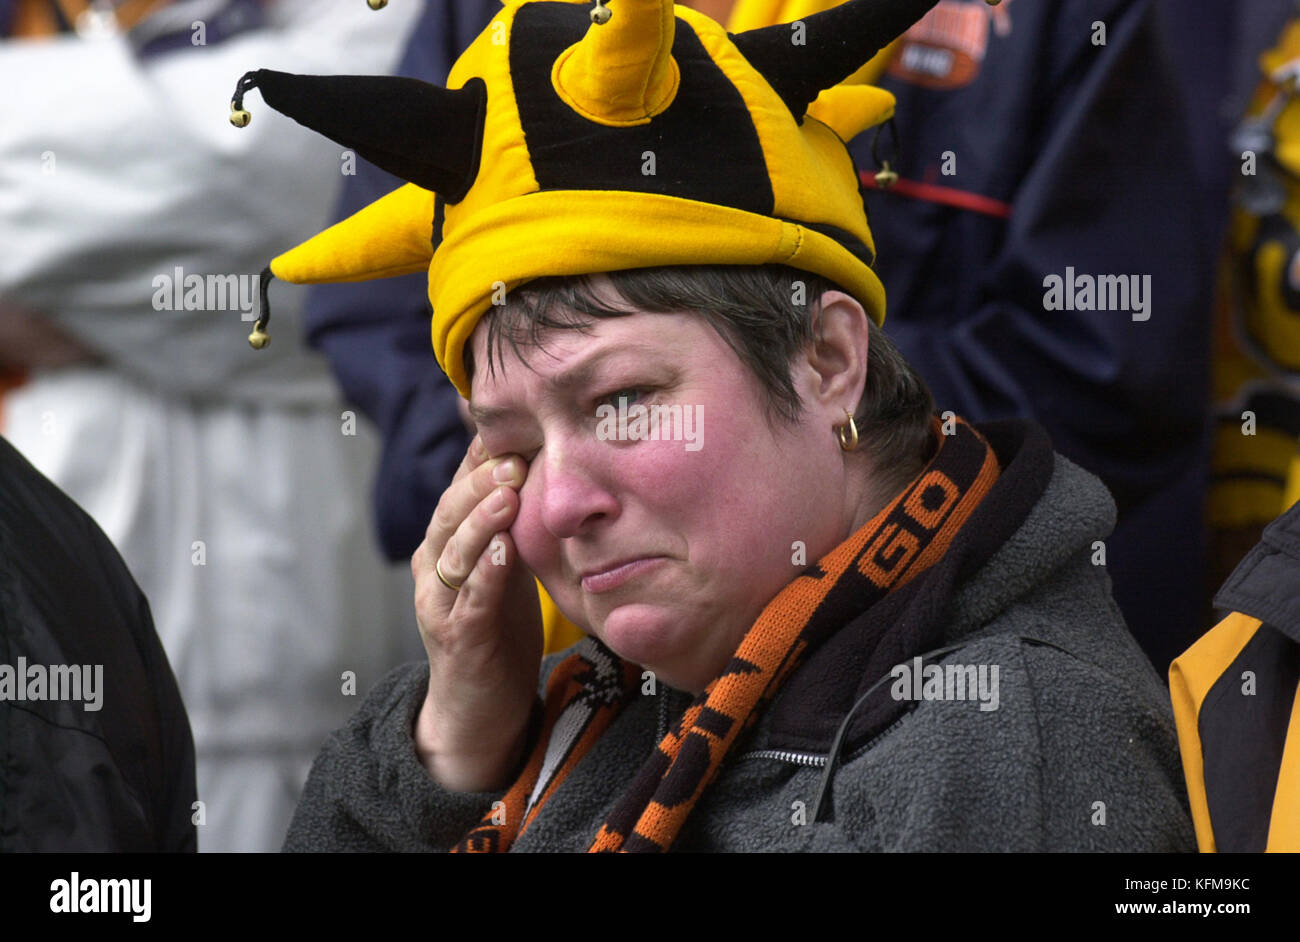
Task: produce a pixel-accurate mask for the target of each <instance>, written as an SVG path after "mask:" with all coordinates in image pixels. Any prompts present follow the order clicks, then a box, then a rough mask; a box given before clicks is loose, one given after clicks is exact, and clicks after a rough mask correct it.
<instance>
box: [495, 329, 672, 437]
mask: <svg viewBox="0 0 1300 942" xmlns="http://www.w3.org/2000/svg"><path fill="white" fill-rule="evenodd" d="M661 352H662V351H661V349H660V348H659V347H656V346H654V345H652V344H648V343H640V342H636V341H629V342H628V343H621V344H614V345H611V346H608V347H603V348H601V349H600V350H597V351H596V352H595V353H593V354H591V355H590V356H588V357H587V358H586V359H584V360H582V361H580V362H579V363H578V364H577V365H576V366H574V367H573V368H572V369H568V370H565V371H564V372H563V373H560V374H559V375H558V376H552V377H551V378H549V379H547V380H546V387H547V388H548V389H552V390H557V391H559V392H570V391H572V390H573V389H576V388H580V387H582V386H586V385H588V384H589V383H590V382H591V378H592V376H593V374H594V373H595V372H596V368H597V367H598V366H599V365H600V364H602V363H603V362H604V361H606V360H608V359H609V358H610V357H613V356H617V355H619V354H625V353H643V354H648V355H654V354H658V353H661ZM523 411H524V410H522V409H520V408H518V407H516V406H485V405H476V404H474V403H470V405H469V414H470V416H471V417H472V418H473V419H474V422H475V423H476V424H478V425H492V424H495V423H498V422H501V421H504V420H508V419H512V418H515V417H517V416H519V415H521V414H522V413H523Z"/></svg>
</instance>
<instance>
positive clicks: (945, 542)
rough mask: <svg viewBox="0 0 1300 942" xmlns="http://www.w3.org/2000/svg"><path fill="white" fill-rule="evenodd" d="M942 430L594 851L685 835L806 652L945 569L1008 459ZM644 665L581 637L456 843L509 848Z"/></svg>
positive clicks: (792, 594) (695, 713)
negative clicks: (514, 761)
mask: <svg viewBox="0 0 1300 942" xmlns="http://www.w3.org/2000/svg"><path fill="white" fill-rule="evenodd" d="M934 431H935V434H936V435H937V436H938V441H939V448H938V450H937V451H936V453H935V455H934V457H933V458H932V459H931V460H930V462H929V463H928V464H927V465H926V467H925V468H924V469H923V470H922V471H921V473H920V474H918V475H917V476H916V477H915V478H914V479H913V480H912V481H911V482H910V483H909V484H908V485H907V486H906V487H905V488H903V490H902V491H901V492H900V493H899V494H898V496H896V497H895V498H894V499H893V500H892V501H891V502H890V503H889V505H888V506H887V507H885V508H884V509H883V510H881V511H880V512H879V513H878V514H876V516H875V517H874V518H872V519H871V520H870V521H869V522H868V523H866V524H864V525H863V526H862V528H861V529H859V530H858V531H857V532H856V533H854V534H853V535H852V536H851V537H849V538H848V539H847V540H845V541H844V542H843V543H841V544H840V545H839V546H837V547H836V548H835V549H833V550H831V552H829V553H827V554H826V555H825V556H823V557H822V558H821V559H820V560H818V562H817V563H816V564H815V565H813V566H810V567H808V569H806V570H805V571H804V572H802V573H801V574H800V575H799V576H797V577H795V579H794V580H793V581H792V582H791V583H790V584H789V585H787V586H786V587H785V588H784V589H782V590H781V592H780V593H778V594H777V596H776V597H775V598H774V599H772V601H771V602H770V603H768V605H767V607H766V608H765V609H763V612H762V614H760V615H759V617H758V620H757V621H756V622H754V624H753V626H752V627H751V628H750V629H749V631H748V632H747V633H746V634H745V637H744V639H743V640H742V641H741V643H740V646H739V647H738V648H737V649H736V653H735V654H734V655H733V656H732V658H731V661H730V663H728V665H727V667H726V669H725V670H724V671H723V673H722V675H721V676H719V677H718V678H716V679H715V680H713V681H712V682H711V683H710V684H709V685H708V687H707V688H705V690H704V692H703V693H701V694H700V695H699V696H698V697H697V698H696V700H695V702H694V703H692V704H691V706H690V707H689V708H688V709H687V710H686V712H685V714H683V716H682V718H681V719H680V720H679V721H678V722H677V723H676V724H675V725H674V727H673V728H672V729H671V730H669V732H668V735H666V736H665V737H664V738H663V741H662V742H660V743H659V745H658V747H657V748H656V749H655V750H654V752H653V753H651V755H650V756H649V757H648V758H647V760H646V762H645V763H644V764H643V765H642V767H641V769H640V770H639V771H638V772H637V775H636V777H635V778H634V779H633V780H632V783H631V786H630V787H629V789H628V790H627V792H626V793H625V794H624V795H623V797H622V798H621V799H620V800H619V801H618V802H617V804H616V805H615V806H614V808H613V810H612V811H611V812H610V813H609V815H608V817H606V819H605V821H604V823H603V824H602V825H601V828H600V831H599V832H598V833H597V834H596V835H595V838H594V840H593V841H592V844H591V848H590V849H591V851H593V852H597V851H626V852H661V851H665V850H667V849H668V848H669V847H670V846H671V845H672V843H673V840H674V839H675V838H676V836H677V834H678V832H679V831H680V830H681V827H682V824H683V823H684V822H685V821H686V818H687V817H688V816H689V815H690V813H691V809H693V808H694V807H695V804H696V802H697V801H698V800H699V798H700V795H701V794H703V792H704V789H705V788H707V787H708V785H709V783H710V782H711V781H712V780H713V779H714V777H715V776H716V775H717V773H718V770H719V769H720V768H721V766H722V762H723V759H724V757H725V756H726V755H727V750H728V749H729V748H730V747H731V745H732V743H734V742H735V741H736V739H737V737H738V736H739V735H740V733H741V732H743V731H744V730H746V729H748V728H749V727H751V726H752V725H753V724H754V723H755V722H756V721H757V720H758V717H759V716H760V714H761V713H762V711H763V709H764V707H765V706H766V705H767V704H768V703H769V702H770V701H771V699H772V697H773V696H774V695H775V694H776V692H777V690H779V689H780V687H781V684H782V683H783V682H784V681H785V679H786V678H787V677H789V676H790V674H791V673H792V672H793V671H794V669H795V668H796V667H798V666H799V664H800V662H801V660H802V659H803V657H804V656H805V655H806V654H807V653H808V652H809V651H810V650H812V649H813V648H814V647H815V646H816V645H818V644H820V643H821V642H822V641H823V640H825V639H826V638H827V637H829V636H830V635H831V634H833V633H834V632H835V631H837V630H838V629H840V628H842V627H843V626H844V625H845V624H847V623H848V622H849V621H851V620H852V619H853V618H854V617H856V616H857V615H859V614H860V613H862V612H863V611H865V610H866V609H868V608H869V607H870V606H872V605H874V604H875V603H876V602H878V601H880V600H881V599H882V598H884V597H885V596H886V595H888V594H889V593H890V592H892V591H893V590H894V589H897V588H900V587H901V586H903V585H906V584H907V583H908V582H910V581H911V580H913V579H915V578H916V577H917V576H918V575H920V574H921V573H922V572H924V571H925V570H926V569H928V568H929V567H930V566H932V565H934V563H935V562H937V561H938V560H939V559H940V558H941V557H942V556H943V554H944V553H945V552H946V551H947V549H948V547H949V546H950V545H951V544H952V541H953V538H954V537H955V536H956V534H957V532H958V531H959V530H960V529H961V527H962V526H963V525H964V524H965V523H966V521H967V520H968V519H969V517H970V515H971V513H972V511H974V509H975V507H976V506H977V505H978V504H979V503H980V501H981V500H983V499H984V497H985V496H986V495H987V494H988V493H989V491H990V490H991V489H992V487H993V484H994V482H996V481H997V478H998V474H999V473H1000V469H999V467H998V462H997V458H996V456H995V455H994V453H993V449H992V448H991V447H990V446H989V444H988V442H987V441H985V439H984V438H983V436H981V435H980V434H979V433H978V432H977V431H975V429H974V428H972V427H971V426H970V425H969V424H967V423H966V422H964V421H962V420H961V419H958V420H957V421H956V423H955V429H954V430H953V432H954V433H953V434H951V435H945V434H943V428H942V425H941V423H940V422H939V420H938V419H935V420H934ZM640 683H641V667H640V666H638V665H635V664H631V663H629V662H627V661H625V660H622V659H621V658H619V657H618V656H617V655H615V654H613V652H611V651H610V650H609V649H608V648H606V647H605V646H604V645H603V644H601V643H600V642H599V641H598V640H596V639H595V638H587V639H585V640H583V641H582V642H580V643H579V644H578V645H577V646H576V647H575V649H574V653H573V654H571V655H570V656H569V657H568V658H566V659H565V660H564V661H563V662H562V663H561V664H559V665H558V666H557V667H556V668H555V670H554V672H553V673H552V674H551V678H550V681H549V682H548V684H547V690H546V702H545V711H544V719H543V727H542V733H541V735H540V737H539V738H538V741H537V745H536V746H535V747H534V749H533V751H532V753H531V754H530V756H529V758H528V762H527V764H526V765H525V766H524V770H523V772H522V774H521V775H520V777H519V779H518V780H517V781H516V782H515V783H514V785H513V786H511V788H510V789H509V791H508V792H507V793H506V795H505V797H504V799H503V803H502V804H498V805H496V806H494V808H493V810H492V811H491V812H490V813H489V814H488V815H486V816H485V817H484V818H483V820H482V821H480V822H479V824H478V825H477V826H476V827H475V828H474V829H473V830H471V831H470V832H469V833H468V834H466V835H465V837H464V838H462V839H461V841H460V843H459V844H457V845H456V847H455V848H453V851H454V852H462V853H493V852H501V851H507V850H509V849H510V847H511V845H512V844H513V843H514V841H515V840H516V839H517V838H518V837H519V835H520V834H522V833H523V832H524V831H525V830H526V829H527V828H528V826H529V824H531V823H532V821H533V820H534V819H535V818H536V817H537V815H538V813H539V812H540V811H541V809H542V808H543V807H545V805H546V802H547V801H548V800H549V799H550V798H551V797H552V796H553V795H554V794H555V793H556V791H558V790H559V788H560V787H561V785H562V784H563V782H564V779H565V777H566V776H567V775H568V774H569V772H570V771H572V770H573V768H574V767H575V766H576V765H577V764H578V763H579V762H580V761H581V760H582V758H583V756H585V755H586V754H587V752H588V751H589V750H590V749H591V747H592V745H593V744H594V743H595V742H596V740H598V739H599V738H600V736H601V735H602V734H603V733H604V731H605V730H606V728H608V726H609V724H610V723H611V722H612V721H613V719H614V717H615V716H617V715H618V713H619V711H620V710H621V709H622V707H623V706H624V705H625V704H626V703H627V702H628V701H629V700H630V699H631V698H632V697H634V696H636V695H637V693H638V692H639V687H640Z"/></svg>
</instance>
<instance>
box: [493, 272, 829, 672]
mask: <svg viewBox="0 0 1300 942" xmlns="http://www.w3.org/2000/svg"><path fill="white" fill-rule="evenodd" d="M607 285H608V283H607V282H606V283H605V285H602V289H604V288H605V287H606V286H607ZM485 335H486V327H485V325H484V324H482V323H481V324H480V326H479V328H478V329H476V331H475V333H474V335H473V337H472V338H471V343H472V344H473V348H472V349H473V352H474V361H475V363H477V364H486V363H487V349H486V339H485ZM545 339H546V346H545V347H543V348H541V349H529V350H526V351H525V356H527V357H528V366H527V367H525V366H524V365H523V364H521V363H519V362H518V361H517V360H515V359H513V358H512V357H511V356H510V354H509V353H507V360H506V363H505V368H504V369H501V368H500V367H498V369H497V370H496V372H495V375H493V374H492V372H491V371H489V370H488V369H487V368H486V366H480V368H479V369H477V370H476V373H475V377H474V382H473V395H472V396H471V400H470V408H471V412H472V413H473V414H474V415H475V418H476V421H477V422H478V425H479V432H480V434H481V435H482V438H483V442H484V444H485V446H486V447H487V450H488V453H489V454H491V455H493V456H496V455H502V454H507V453H514V454H519V455H522V456H523V457H524V458H525V459H526V460H528V462H529V469H528V475H527V478H526V480H525V482H524V485H523V487H522V488H521V489H520V510H519V514H518V516H517V518H516V520H515V522H514V525H513V526H512V527H511V528H510V535H511V537H512V538H513V539H514V542H515V545H516V546H517V547H518V550H519V553H520V556H521V558H522V559H523V561H524V563H525V564H526V565H527V566H528V568H529V569H530V570H531V571H532V572H533V574H534V575H536V576H537V577H538V578H539V579H540V580H541V581H542V583H543V585H545V586H546V589H547V591H548V592H549V593H550V594H551V597H552V598H553V599H554V600H555V602H556V603H557V604H558V605H559V607H560V609H561V610H562V611H563V612H564V613H565V614H566V615H567V616H568V617H569V618H571V619H572V620H573V621H574V622H575V623H576V624H578V625H579V626H580V627H583V628H585V629H586V630H587V631H589V632H590V633H592V634H594V635H596V636H597V637H598V638H600V639H601V640H602V641H603V642H605V644H607V645H608V646H609V647H610V648H611V649H612V650H613V651H614V652H616V653H617V654H619V655H620V656H622V657H624V658H626V659H628V660H630V661H633V662H635V663H637V664H641V665H643V666H644V667H645V668H646V669H648V670H652V671H654V672H655V674H656V677H657V678H658V679H659V680H660V681H662V682H665V683H668V684H670V685H671V686H674V687H678V688H681V689H685V690H691V691H696V692H698V691H700V690H703V689H704V687H705V686H706V685H707V684H708V682H709V681H710V680H712V679H713V678H714V677H716V676H717V675H718V674H719V673H721V671H722V669H723V668H724V667H725V665H726V663H727V661H728V660H729V659H730V657H731V655H732V654H733V653H734V651H735V649H736V647H737V645H738V644H739V642H740V640H741V638H742V637H743V636H744V633H745V631H746V629H748V628H749V626H750V625H751V624H752V623H753V622H754V620H755V619H756V618H757V616H758V614H759V613H760V612H761V611H762V608H763V606H764V605H765V604H766V603H767V602H768V601H769V600H770V599H771V598H772V597H773V596H774V595H775V594H776V593H777V592H778V591H780V589H781V588H782V587H783V586H785V585H786V584H787V583H788V582H789V581H790V580H791V579H792V578H794V576H795V575H796V574H797V573H798V572H799V571H800V570H802V569H803V568H804V567H805V566H806V565H808V564H810V563H812V562H815V561H816V560H817V558H818V557H819V556H821V555H823V554H824V553H825V552H827V551H828V550H830V549H831V548H833V547H834V546H835V545H836V544H837V543H839V542H840V541H841V540H842V539H844V538H845V536H847V532H848V530H847V527H846V520H847V519H848V517H851V516H852V512H851V510H850V505H851V504H852V502H853V498H852V497H850V496H848V495H846V481H845V466H844V460H843V457H842V453H841V452H840V450H839V447H838V445H837V444H836V439H835V434H834V431H833V428H832V426H833V424H834V423H833V422H832V421H830V420H828V419H826V417H825V415H824V414H823V413H826V414H833V410H830V412H829V413H827V412H826V410H825V409H819V408H817V407H816V406H814V408H812V409H809V410H808V411H805V413H804V416H803V418H802V419H801V420H800V421H799V422H797V423H795V424H793V425H784V424H781V423H779V422H777V425H776V427H775V428H774V427H770V426H769V424H768V421H767V418H766V417H765V414H764V411H763V406H762V402H761V400H760V389H759V385H758V381H757V380H756V379H755V378H754V377H753V376H752V374H751V373H750V372H749V370H748V369H747V368H746V367H745V366H744V365H743V364H742V363H741V361H740V360H739V359H738V358H737V356H736V354H735V353H734V352H733V351H732V350H731V348H730V347H729V346H728V345H727V344H726V342H725V341H723V339H722V338H721V337H720V336H718V334H717V333H716V332H715V331H714V330H713V329H712V328H711V327H710V326H709V325H708V324H707V323H706V322H705V321H704V319H703V318H701V317H699V316H693V315H692V314H689V313H676V314H655V313H646V312H638V313H634V314H630V315H628V316H626V317H618V318H605V319H597V320H595V321H594V326H593V328H592V330H591V332H590V333H586V334H584V333H582V332H579V331H573V330H562V331H554V332H551V333H550V334H548V335H547V337H546V338H545ZM529 367H531V369H530V368H529ZM802 375H804V374H803V373H801V372H800V371H798V370H796V388H798V387H799V385H800V382H799V380H800V377H801V376H802ZM637 406H644V407H646V413H647V415H653V414H654V411H655V410H654V408H653V407H655V406H660V407H667V406H672V407H680V414H681V416H682V419H683V421H682V422H681V423H680V424H679V423H678V422H677V421H676V419H677V415H678V413H677V410H676V409H675V408H674V409H673V410H672V412H671V413H669V412H668V411H667V410H663V409H661V410H659V415H660V419H661V422H660V440H657V441H656V440H647V439H646V438H645V436H639V435H638V428H637V423H636V421H635V419H636V415H637V412H638V411H639V410H637V409H636V408H635V407H637ZM620 407H621V408H622V410H623V411H624V412H625V414H626V415H627V417H628V418H627V422H626V426H625V429H624V430H622V431H621V430H620V429H619V428H618V417H617V413H618V411H619V410H620ZM668 414H671V415H672V417H673V420H674V421H673V422H672V424H671V427H670V424H669V422H668V421H666V420H665V419H664V416H665V415H668ZM611 416H612V417H611ZM840 418H841V419H842V414H841V416H840ZM687 419H689V424H687V421H686V420H687ZM774 421H775V420H774ZM611 433H613V434H611ZM674 433H675V434H676V439H675V440H674V439H673V437H672V435H673V434H674ZM688 433H689V434H688ZM801 547H802V551H801Z"/></svg>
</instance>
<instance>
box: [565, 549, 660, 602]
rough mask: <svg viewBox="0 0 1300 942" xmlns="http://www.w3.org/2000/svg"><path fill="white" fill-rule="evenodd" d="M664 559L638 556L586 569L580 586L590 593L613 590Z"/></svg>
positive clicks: (654, 566) (656, 565)
mask: <svg viewBox="0 0 1300 942" xmlns="http://www.w3.org/2000/svg"><path fill="white" fill-rule="evenodd" d="M665 559H666V557H663V556H638V557H634V558H632V559H625V560H622V561H620V562H616V563H610V564H607V565H603V566H597V567H594V568H592V569H588V570H586V571H585V572H583V573H582V587H583V589H585V590H586V591H587V592H590V593H592V594H598V593H601V592H610V591H613V590H614V589H617V588H618V587H619V586H621V585H623V584H624V583H625V582H628V581H630V580H632V579H635V578H637V577H638V576H641V575H643V574H645V573H647V572H649V571H650V570H651V569H654V568H656V567H658V566H659V564H660V563H662V562H664V560H665Z"/></svg>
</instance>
